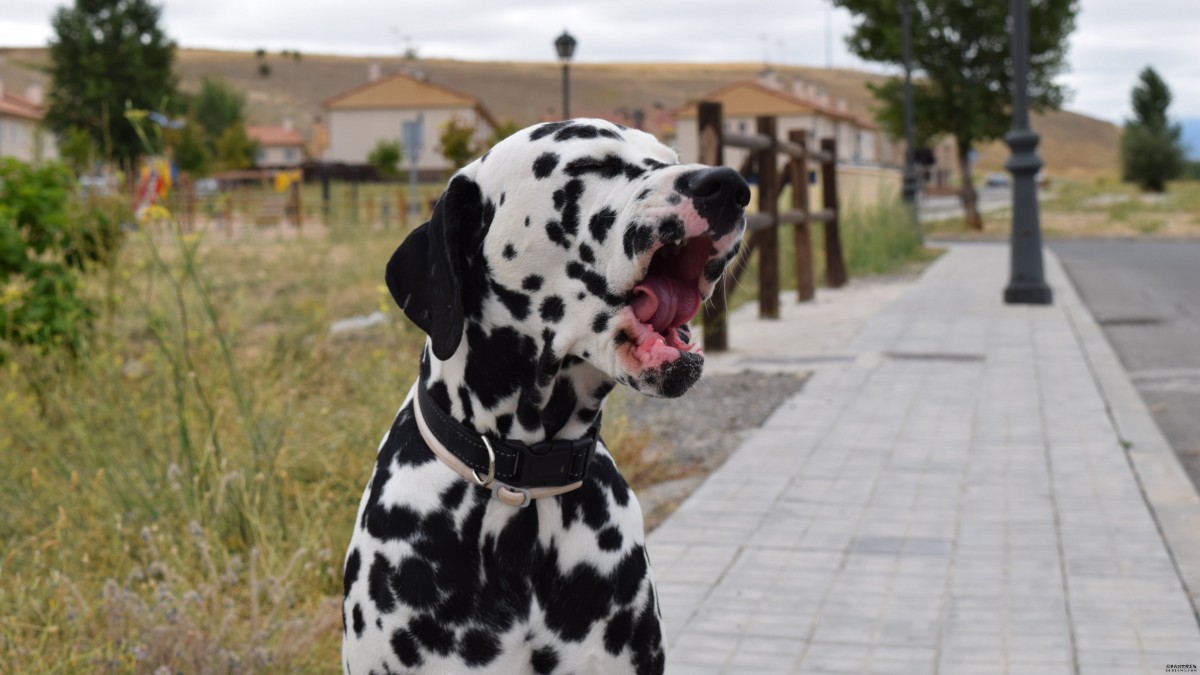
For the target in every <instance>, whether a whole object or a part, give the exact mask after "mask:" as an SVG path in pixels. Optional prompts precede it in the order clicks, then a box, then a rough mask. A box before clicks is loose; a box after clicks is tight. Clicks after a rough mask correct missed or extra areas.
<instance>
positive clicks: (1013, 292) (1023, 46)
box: [1004, 0, 1054, 305]
mask: <svg viewBox="0 0 1200 675" xmlns="http://www.w3.org/2000/svg"><path fill="white" fill-rule="evenodd" d="M1011 7H1012V18H1013V38H1012V55H1013V128H1012V130H1011V131H1009V132H1008V133H1007V134H1005V135H1004V142H1005V143H1007V144H1008V147H1009V148H1011V149H1012V155H1011V156H1010V157H1009V158H1008V161H1007V162H1005V163H1004V168H1006V169H1008V170H1009V171H1010V172H1011V173H1012V175H1013V209H1012V214H1013V215H1012V219H1013V222H1012V234H1011V235H1010V237H1011V255H1012V260H1011V265H1010V273H1009V280H1008V286H1007V287H1006V288H1005V289H1004V302H1006V303H1008V304H1026V305H1048V304H1050V303H1051V302H1053V300H1054V294H1053V293H1052V292H1051V290H1050V287H1049V286H1047V285H1046V279H1045V274H1044V271H1043V268H1042V226H1041V222H1040V217H1039V215H1038V202H1037V181H1036V178H1035V176H1036V175H1037V172H1038V171H1039V170H1040V169H1041V168H1042V158H1041V157H1040V156H1039V155H1038V153H1037V145H1038V141H1039V140H1040V137H1039V136H1038V135H1037V134H1036V133H1034V132H1033V131H1032V130H1031V129H1030V128H1029V100H1028V98H1029V97H1028V93H1027V90H1028V87H1029V6H1028V0H1012V5H1011Z"/></svg>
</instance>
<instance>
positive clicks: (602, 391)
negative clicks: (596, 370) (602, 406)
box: [592, 382, 613, 401]
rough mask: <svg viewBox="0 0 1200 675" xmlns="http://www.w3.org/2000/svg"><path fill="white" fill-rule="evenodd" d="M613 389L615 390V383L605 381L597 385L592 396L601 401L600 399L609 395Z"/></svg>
mask: <svg viewBox="0 0 1200 675" xmlns="http://www.w3.org/2000/svg"><path fill="white" fill-rule="evenodd" d="M612 390H613V383H612V382H605V383H604V384H601V385H599V386H597V387H596V390H595V391H593V392H592V398H594V399H596V400H597V401H599V400H601V399H603V398H604V397H605V396H608V394H609V392H611V391H612Z"/></svg>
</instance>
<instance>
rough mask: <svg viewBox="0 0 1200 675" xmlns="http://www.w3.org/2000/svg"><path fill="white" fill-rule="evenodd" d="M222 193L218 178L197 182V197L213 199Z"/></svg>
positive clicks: (203, 179)
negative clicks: (212, 197)
mask: <svg viewBox="0 0 1200 675" xmlns="http://www.w3.org/2000/svg"><path fill="white" fill-rule="evenodd" d="M220 191H221V184H220V183H218V182H217V179H216V178H201V179H200V180H198V181H196V196H197V197H211V196H213V195H215V194H217V193H218V192H220Z"/></svg>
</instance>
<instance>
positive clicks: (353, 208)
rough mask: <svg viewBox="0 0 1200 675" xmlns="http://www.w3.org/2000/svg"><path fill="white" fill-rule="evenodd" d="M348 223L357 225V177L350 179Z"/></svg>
mask: <svg viewBox="0 0 1200 675" xmlns="http://www.w3.org/2000/svg"><path fill="white" fill-rule="evenodd" d="M350 224H351V225H358V179H354V180H352V181H350Z"/></svg>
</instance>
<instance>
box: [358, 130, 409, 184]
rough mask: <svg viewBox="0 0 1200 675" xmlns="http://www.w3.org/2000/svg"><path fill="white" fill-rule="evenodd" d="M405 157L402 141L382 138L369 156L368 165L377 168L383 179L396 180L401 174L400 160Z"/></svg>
mask: <svg viewBox="0 0 1200 675" xmlns="http://www.w3.org/2000/svg"><path fill="white" fill-rule="evenodd" d="M403 156H404V154H403V152H401V150H400V141H396V140H390V141H389V140H388V139H386V138H381V139H379V142H378V143H376V144H375V147H374V148H373V149H372V150H371V152H370V154H368V155H367V164H370V165H371V166H373V167H375V170H376V171H378V172H379V176H380V177H381V178H394V177H395V176H397V175H399V173H400V160H401V159H402V158H403Z"/></svg>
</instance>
